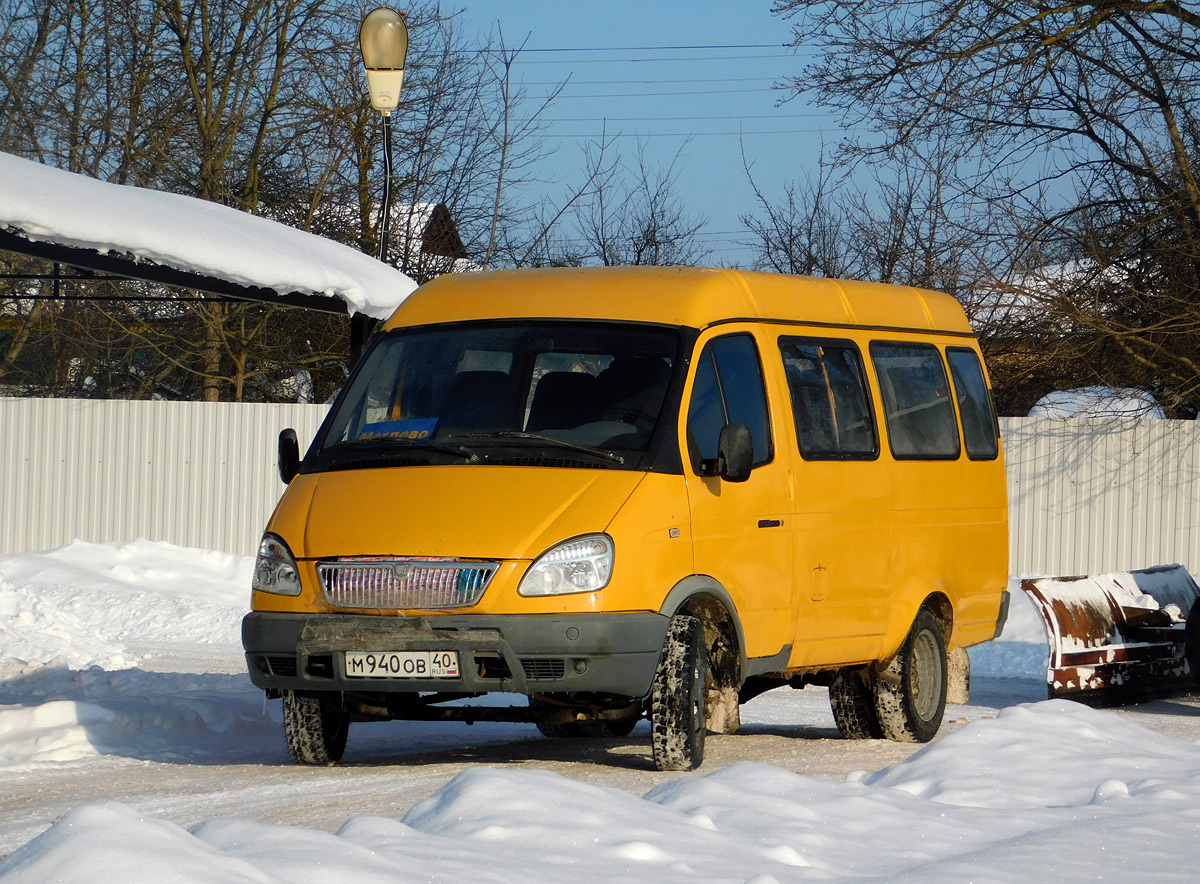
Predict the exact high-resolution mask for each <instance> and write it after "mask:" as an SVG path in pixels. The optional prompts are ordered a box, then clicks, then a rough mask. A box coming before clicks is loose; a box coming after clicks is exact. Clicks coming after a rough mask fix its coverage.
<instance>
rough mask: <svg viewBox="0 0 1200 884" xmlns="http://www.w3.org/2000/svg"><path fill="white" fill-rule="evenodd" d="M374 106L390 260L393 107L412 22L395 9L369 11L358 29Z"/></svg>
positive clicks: (382, 234)
mask: <svg viewBox="0 0 1200 884" xmlns="http://www.w3.org/2000/svg"><path fill="white" fill-rule="evenodd" d="M358 46H359V49H361V50H362V57H363V67H365V68H366V69H367V88H368V89H370V91H371V107H373V108H375V110H377V111H379V112H380V113H381V114H383V175H384V178H383V205H382V206H381V207H380V210H379V260H380V261H385V260H387V241H388V221H389V219H390V215H391V201H392V111H394V110H395V109H396V108H397V107H398V106H399V105H400V88H401V87H402V86H403V85H404V57H405V56H406V55H407V54H408V25H406V24H405V23H404V16H402V15H401V14H400V13H398V12H396V11H395V10H393V9H387V8H382V7H381V8H379V9H374V10H372V11H371V12H369V13H367V16H366V18H364V19H363V23H362V27H361V28H359V31H358Z"/></svg>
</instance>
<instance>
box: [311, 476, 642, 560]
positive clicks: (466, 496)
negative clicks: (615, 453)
mask: <svg viewBox="0 0 1200 884" xmlns="http://www.w3.org/2000/svg"><path fill="white" fill-rule="evenodd" d="M642 476H643V474H642V473H641V472H637V471H632V470H604V469H594V470H592V469H561V468H550V467H508V466H472V465H453V466H429V467H421V466H410V467H392V468H387V469H358V470H345V471H334V472H328V473H322V474H319V475H316V476H309V477H306V478H309V479H310V480H315V482H314V483H313V487H312V495H311V498H309V503H308V513H307V518H306V519H304V520H303V521H304V526H305V527H304V537H303V541H302V543H298V544H297V545H298V546H300V547H301V549H293V552H294V553H295V554H296V555H297V556H298V557H300V558H317V559H324V558H333V557H338V556H448V557H455V558H460V557H461V558H484V559H532V558H535V557H537V556H539V555H541V554H542V553H543V552H545V550H546V549H547V548H548V547H550V546H552V545H554V544H555V543H557V542H559V541H561V540H564V539H566V538H568V537H575V536H577V535H580V534H590V533H593V532H598V531H604V530H605V528H606V527H607V526H608V524H609V522H610V521H612V518H613V516H614V515H616V513H617V510H619V509H620V508H621V504H623V503H624V502H625V501H626V500H627V499H628V498H629V495H630V494H632V493H633V490H634V489H635V488H636V487H637V486H638V483H639V482H640V481H641V479H642ZM302 500H303V495H301V500H299V501H297V502H298V503H300V504H301V505H303V503H302ZM297 515H298V514H297ZM292 542H293V543H295V541H292Z"/></svg>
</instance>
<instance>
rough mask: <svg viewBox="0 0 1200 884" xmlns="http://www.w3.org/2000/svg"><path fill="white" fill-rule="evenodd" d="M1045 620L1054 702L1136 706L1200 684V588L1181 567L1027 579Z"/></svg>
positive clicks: (1024, 586)
mask: <svg viewBox="0 0 1200 884" xmlns="http://www.w3.org/2000/svg"><path fill="white" fill-rule="evenodd" d="M1021 589H1023V590H1024V591H1025V592H1026V593H1027V594H1028V595H1029V597H1030V598H1032V599H1033V601H1034V604H1035V606H1036V607H1037V609H1038V611H1039V612H1040V613H1041V615H1042V618H1043V619H1044V620H1045V621H1046V632H1047V635H1048V637H1049V640H1050V663H1049V666H1048V668H1047V674H1046V680H1047V683H1048V686H1049V695H1050V696H1051V697H1064V698H1066V699H1072V700H1080V701H1082V702H1085V703H1090V704H1096V705H1108V704H1120V703H1131V702H1137V701H1139V700H1145V699H1150V698H1152V697H1162V696H1166V695H1169V694H1175V693H1181V692H1183V691H1186V690H1189V689H1192V688H1194V687H1195V686H1196V681H1195V679H1194V678H1193V676H1192V673H1191V669H1190V667H1189V666H1188V661H1187V656H1186V654H1185V647H1184V632H1185V624H1186V621H1187V617H1188V613H1189V612H1190V611H1191V610H1192V606H1193V605H1194V604H1195V602H1196V600H1197V598H1200V587H1198V586H1197V585H1196V581H1194V580H1193V579H1192V576H1191V575H1190V574H1189V573H1188V572H1187V570H1186V569H1185V568H1184V567H1183V566H1182V565H1159V566H1156V567H1153V568H1146V569H1144V570H1141V571H1120V572H1115V573H1112V574H1092V575H1088V576H1086V577H1039V578H1031V579H1027V580H1022V581H1021Z"/></svg>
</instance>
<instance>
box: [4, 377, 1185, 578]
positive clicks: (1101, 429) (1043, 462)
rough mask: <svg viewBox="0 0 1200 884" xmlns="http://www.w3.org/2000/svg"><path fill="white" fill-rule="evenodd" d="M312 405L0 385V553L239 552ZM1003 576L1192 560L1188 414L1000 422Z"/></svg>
mask: <svg viewBox="0 0 1200 884" xmlns="http://www.w3.org/2000/svg"><path fill="white" fill-rule="evenodd" d="M325 412H326V408H325V406H320V405H261V404H237V403H207V402H129V401H92V400H76V399H12V398H0V552H20V551H23V550H28V549H48V548H51V547H55V546H61V545H63V544H65V543H69V542H70V541H71V540H74V539H81V540H90V541H97V542H107V541H119V540H132V539H134V538H137V537H146V538H149V539H151V540H165V541H169V542H171V543H176V544H179V545H181V546H194V547H200V548H204V549H220V550H225V551H228V552H236V553H241V554H245V555H248V554H250V553H252V552H253V551H254V550H255V548H256V547H257V545H258V538H259V536H260V534H261V532H262V529H263V526H264V525H265V524H266V522H267V519H268V517H269V516H270V514H271V510H272V509H273V508H274V506H275V502H276V501H277V500H278V498H279V494H280V492H281V491H282V490H283V486H282V485H281V484H280V482H279V477H278V473H277V471H276V467H275V451H276V443H275V440H276V438H277V437H278V435H279V431H280V430H281V429H283V428H284V427H295V428H296V431H297V432H298V434H299V436H300V444H301V447H302V449H303V447H305V446H307V445H308V443H309V442H310V441H311V440H312V438H313V435H314V434H315V433H316V430H317V427H318V426H319V425H320V422H321V419H322V418H323V417H324V415H325ZM1001 430H1002V435H1003V436H1004V444H1005V454H1006V458H1007V462H1008V491H1009V519H1010V538H1011V550H1010V568H1011V572H1012V573H1013V574H1023V573H1030V572H1035V573H1043V574H1064V575H1065V574H1083V573H1088V572H1096V571H1106V570H1117V569H1126V568H1138V567H1144V566H1147V565H1152V564H1159V563H1167V562H1180V563H1181V564H1183V565H1185V566H1187V567H1188V568H1191V569H1196V568H1200V424H1198V423H1197V422H1195V421H1162V420H1146V421H1095V420H1092V421H1082V420H1072V421H1056V420H1032V419H1027V418H1005V419H1002V420H1001Z"/></svg>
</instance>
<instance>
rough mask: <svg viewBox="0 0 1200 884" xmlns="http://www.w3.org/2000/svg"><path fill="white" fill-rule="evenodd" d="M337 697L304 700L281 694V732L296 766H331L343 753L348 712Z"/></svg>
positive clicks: (293, 692) (347, 729)
mask: <svg viewBox="0 0 1200 884" xmlns="http://www.w3.org/2000/svg"><path fill="white" fill-rule="evenodd" d="M340 701H341V698H340V697H339V696H337V695H336V694H335V695H333V696H330V697H319V698H318V697H311V696H309V697H305V696H301V695H299V694H297V693H296V692H295V691H284V692H283V732H284V734H285V735H286V736H287V746H288V752H290V753H291V754H292V758H293V759H295V761H296V762H297V763H298V764H333V763H335V762H337V761H340V760H341V758H342V755H343V753H345V751H346V737H347V735H348V734H349V732H350V713H349V712H348V711H347V710H345V709H343V708H342V704H341V702H340Z"/></svg>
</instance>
